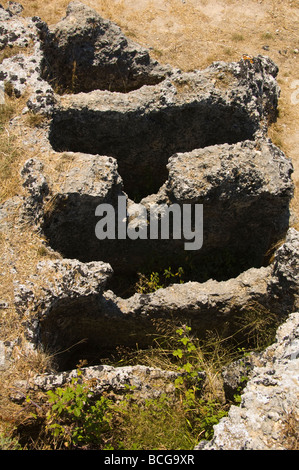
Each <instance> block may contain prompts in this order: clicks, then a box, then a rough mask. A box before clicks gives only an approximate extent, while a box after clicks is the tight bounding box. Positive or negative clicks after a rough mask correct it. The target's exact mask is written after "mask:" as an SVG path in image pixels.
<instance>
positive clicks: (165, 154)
mask: <svg viewBox="0 0 299 470" xmlns="http://www.w3.org/2000/svg"><path fill="white" fill-rule="evenodd" d="M256 130H257V128H256V124H255V123H254V122H253V121H252V120H251V119H250V117H249V116H248V113H247V112H246V111H244V110H243V109H242V108H240V107H228V106H227V105H224V104H223V102H221V100H220V98H219V102H218V103H212V104H210V103H208V102H204V103H203V102H199V103H197V104H196V103H192V104H191V105H184V106H181V107H179V106H177V107H171V106H170V107H168V108H167V109H162V110H160V111H155V112H152V113H149V114H146V113H144V112H143V111H134V112H127V113H125V112H123V113H122V112H113V111H106V112H103V111H102V112H101V111H94V110H89V109H87V108H84V109H80V110H76V109H68V110H56V111H55V113H54V116H53V119H52V123H51V129H50V134H49V139H50V143H51V145H52V147H53V149H54V150H56V151H58V152H63V151H73V152H83V153H87V154H99V155H107V156H112V157H114V158H116V159H117V161H118V168H119V173H120V175H121V177H122V179H123V182H124V190H125V192H126V193H127V194H128V195H129V197H130V199H132V200H134V201H140V200H141V199H142V198H143V197H145V196H147V195H149V194H153V193H156V192H157V191H158V190H159V188H160V187H161V186H162V184H164V182H165V181H166V179H167V169H166V165H167V162H168V159H169V157H171V156H172V155H173V154H175V153H177V152H188V151H191V150H194V149H196V148H203V147H206V146H209V145H215V144H223V143H228V144H233V143H236V142H239V141H243V140H252V139H253V138H254V133H255V131H256Z"/></svg>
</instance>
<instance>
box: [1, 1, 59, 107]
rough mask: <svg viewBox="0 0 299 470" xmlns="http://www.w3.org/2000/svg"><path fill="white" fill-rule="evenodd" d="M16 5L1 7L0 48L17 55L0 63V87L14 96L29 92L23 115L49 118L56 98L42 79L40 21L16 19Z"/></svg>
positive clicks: (36, 18) (17, 17)
mask: <svg viewBox="0 0 299 470" xmlns="http://www.w3.org/2000/svg"><path fill="white" fill-rule="evenodd" d="M15 3H16V2H11V4H10V6H9V7H8V9H7V10H4V8H3V7H2V6H1V7H0V49H4V48H7V49H8V50H10V49H11V50H15V52H16V53H15V54H14V55H12V57H8V58H6V59H4V60H3V62H2V64H0V87H1V88H2V89H3V90H4V89H6V90H7V91H8V93H9V94H11V95H15V96H16V97H20V96H22V95H24V94H25V92H27V91H29V93H30V95H29V98H28V100H27V106H26V107H25V109H24V112H28V111H32V112H40V113H42V114H45V115H49V114H51V112H52V109H53V105H54V102H55V97H54V91H53V88H52V87H51V85H50V84H49V83H48V82H46V81H45V80H43V79H42V77H41V70H42V69H41V63H42V57H43V56H42V52H41V48H40V41H39V39H38V38H39V34H38V31H39V29H38V28H39V27H40V26H41V24H43V22H42V21H41V19H40V18H38V17H33V18H23V17H21V16H19V13H21V11H20V8H19V7H17V4H15ZM13 4H15V5H13ZM23 51H24V52H23ZM9 55H11V53H10V54H9ZM8 85H9V86H8Z"/></svg>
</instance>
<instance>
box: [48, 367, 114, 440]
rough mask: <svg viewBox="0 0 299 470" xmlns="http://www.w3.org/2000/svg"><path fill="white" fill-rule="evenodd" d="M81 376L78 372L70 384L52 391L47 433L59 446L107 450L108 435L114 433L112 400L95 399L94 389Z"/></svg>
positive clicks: (49, 395) (104, 398) (50, 392)
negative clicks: (111, 416)
mask: <svg viewBox="0 0 299 470" xmlns="http://www.w3.org/2000/svg"><path fill="white" fill-rule="evenodd" d="M81 376H82V371H81V370H80V369H78V371H77V377H75V378H73V379H72V382H71V384H70V385H68V386H67V387H66V388H57V389H56V390H55V391H52V390H50V391H49V392H48V402H49V405H50V409H49V411H48V413H47V415H46V420H47V424H46V430H48V431H50V433H51V435H52V437H53V439H54V443H55V447H59V446H64V447H67V448H87V449H93V448H95V449H99V448H103V447H105V435H106V434H107V433H109V430H110V425H109V422H110V416H109V410H110V401H109V400H108V399H107V398H106V397H104V396H102V397H101V398H100V399H98V400H96V401H94V400H92V398H91V394H90V388H89V386H88V385H87V384H86V383H84V382H83V380H82V377H81Z"/></svg>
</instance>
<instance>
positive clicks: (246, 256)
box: [22, 139, 293, 295]
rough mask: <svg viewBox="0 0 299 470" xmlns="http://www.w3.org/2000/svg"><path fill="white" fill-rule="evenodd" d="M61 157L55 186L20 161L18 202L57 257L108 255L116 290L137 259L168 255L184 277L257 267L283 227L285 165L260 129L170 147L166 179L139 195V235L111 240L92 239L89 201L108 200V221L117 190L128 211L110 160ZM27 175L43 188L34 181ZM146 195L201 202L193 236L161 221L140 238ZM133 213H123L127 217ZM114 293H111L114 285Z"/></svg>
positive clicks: (159, 266) (151, 200)
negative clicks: (199, 241)
mask: <svg viewBox="0 0 299 470" xmlns="http://www.w3.org/2000/svg"><path fill="white" fill-rule="evenodd" d="M64 157H65V159H68V161H69V163H70V165H71V166H70V167H68V170H67V172H66V173H63V172H62V174H61V184H60V185H59V187H58V185H57V184H56V183H55V182H53V181H48V182H45V178H44V176H43V169H42V168H41V167H40V175H39V176H38V171H39V170H38V168H37V167H38V163H34V164H33V162H32V161H29V162H26V164H25V166H24V169H23V170H22V176H23V178H24V186H25V187H26V188H27V189H28V192H29V197H28V198H27V199H26V198H25V201H24V204H25V209H26V211H27V213H28V215H29V216H30V214H31V218H32V220H33V221H34V223H36V224H38V225H39V227H40V229H41V230H42V232H43V233H44V235H45V236H46V237H47V240H48V244H49V245H50V246H51V247H52V248H53V249H54V250H56V251H58V252H59V253H61V254H62V255H63V256H65V257H66V258H76V259H79V260H80V261H82V262H89V261H92V260H95V261H105V262H108V263H110V264H111V265H112V268H113V269H114V271H115V276H114V279H113V280H116V277H117V276H120V277H122V279H123V284H124V288H123V291H124V292H125V291H126V289H130V288H131V287H132V285H134V283H136V280H137V272H139V271H140V270H142V269H144V267H146V269H148V270H149V271H157V270H163V269H165V268H166V267H168V266H173V260H174V259H175V266H176V267H180V266H181V267H183V268H184V270H185V272H186V276H187V280H192V281H201V282H202V281H205V280H207V279H209V278H214V279H216V280H218V281H220V280H227V279H229V278H230V277H235V276H237V275H239V274H240V273H241V272H243V271H244V270H247V269H249V268H250V267H256V268H259V267H261V266H263V265H265V264H267V253H268V252H269V250H271V249H272V247H273V246H275V245H276V243H277V242H278V241H280V240H282V239H283V238H284V237H285V234H286V232H287V230H288V226H289V216H290V214H289V203H290V200H291V198H292V196H293V182H292V179H291V174H292V171H293V167H292V163H291V162H290V160H288V159H287V158H286V156H285V155H284V154H283V152H281V151H280V150H279V149H278V148H277V147H275V146H274V145H273V144H272V143H271V142H270V141H268V140H266V139H259V140H258V141H256V142H251V141H244V142H242V143H237V144H232V145H229V144H222V145H214V146H210V147H205V148H204V149H197V150H193V151H192V152H188V153H181V154H175V155H174V156H172V157H171V158H170V159H169V163H168V170H169V176H168V180H167V181H166V183H165V184H164V185H163V186H162V187H161V188H160V190H159V192H158V193H157V194H156V195H151V196H149V197H147V198H144V199H143V200H142V201H141V204H142V205H143V206H144V207H145V208H146V209H147V210H148V214H147V217H148V226H147V227H146V228H145V230H146V232H147V234H146V239H141V238H140V239H139V238H137V239H136V240H131V239H129V237H128V236H127V237H126V239H124V240H120V239H118V238H117V235H115V239H105V240H98V238H97V237H96V233H95V227H96V223H97V222H98V220H99V219H98V218H97V217H96V208H97V206H98V205H99V204H101V203H107V204H111V205H113V207H114V208H115V220H116V221H117V220H118V197H119V196H125V197H126V203H127V206H128V207H127V212H128V213H129V211H130V208H131V209H132V211H133V205H132V201H131V200H130V199H129V198H128V197H127V196H126V194H125V193H124V189H125V188H124V185H123V182H122V179H121V177H120V175H119V169H118V164H117V161H116V160H115V159H114V158H112V157H105V156H100V155H88V154H81V153H76V152H67V153H65V154H64ZM36 179H39V180H40V183H39V184H42V185H43V188H39V187H37V183H36ZM33 182H34V185H33ZM30 185H31V186H30ZM32 186H34V189H33V188H32ZM47 188H48V194H46V193H45V191H46V189H47ZM33 191H34V194H35V196H34V197H33V195H32V192H33ZM40 191H42V193H40ZM155 204H159V205H161V204H164V205H165V207H169V206H170V205H172V204H178V205H179V207H180V210H181V214H182V215H183V205H184V204H190V205H191V206H192V207H193V206H195V205H196V204H202V205H203V246H200V247H199V248H197V249H195V250H191V251H189V252H188V253H187V252H186V250H185V242H186V238H185V236H184V233H182V237H181V239H174V238H173V233H172V230H173V228H172V224H171V223H169V225H170V233H169V239H167V240H164V239H161V237H160V239H158V240H153V239H150V214H149V212H150V210H151V207H153V206H154V205H155ZM135 207H136V205H135ZM137 209H138V206H137ZM133 221H134V217H133V216H131V217H130V224H131V225H132V224H133ZM170 222H171V221H170ZM137 227H138V225H137ZM190 228H191V227H190ZM192 229H193V230H194V218H193V221H192ZM187 254H188V259H187ZM271 255H272V253H271ZM191 265H192V266H193V267H192V269H191V267H190V266H191ZM130 282H131V286H130ZM112 289H113V288H112ZM117 294H118V295H121V294H120V293H119V291H118V292H117Z"/></svg>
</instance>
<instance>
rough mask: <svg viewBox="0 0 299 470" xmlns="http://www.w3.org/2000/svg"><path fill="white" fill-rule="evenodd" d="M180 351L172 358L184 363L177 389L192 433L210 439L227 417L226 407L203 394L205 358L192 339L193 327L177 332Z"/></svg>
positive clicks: (182, 328)
mask: <svg viewBox="0 0 299 470" xmlns="http://www.w3.org/2000/svg"><path fill="white" fill-rule="evenodd" d="M176 333H177V334H178V340H177V341H178V344H179V346H180V347H179V348H178V349H176V350H174V351H173V355H174V356H175V357H176V358H178V359H179V360H180V361H181V362H180V364H179V365H178V370H179V371H180V372H181V375H180V376H179V377H178V378H177V379H176V380H175V387H176V389H177V391H178V392H179V395H180V402H181V405H182V407H183V409H184V416H185V420H186V424H187V426H188V428H189V431H190V432H191V433H192V435H193V436H197V438H198V439H211V438H212V436H213V432H214V431H213V427H214V425H215V424H217V423H218V422H219V420H220V419H221V418H222V417H224V416H226V414H227V411H226V409H225V407H224V406H223V404H221V403H219V401H218V400H216V399H206V398H204V396H203V395H202V394H201V393H200V392H201V390H202V384H201V382H202V381H203V376H204V375H205V373H204V358H203V355H202V353H201V351H200V349H199V347H198V345H195V343H194V340H193V339H192V338H191V336H190V333H191V328H190V327H189V326H187V325H183V326H182V327H181V328H179V329H177V330H176Z"/></svg>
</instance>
